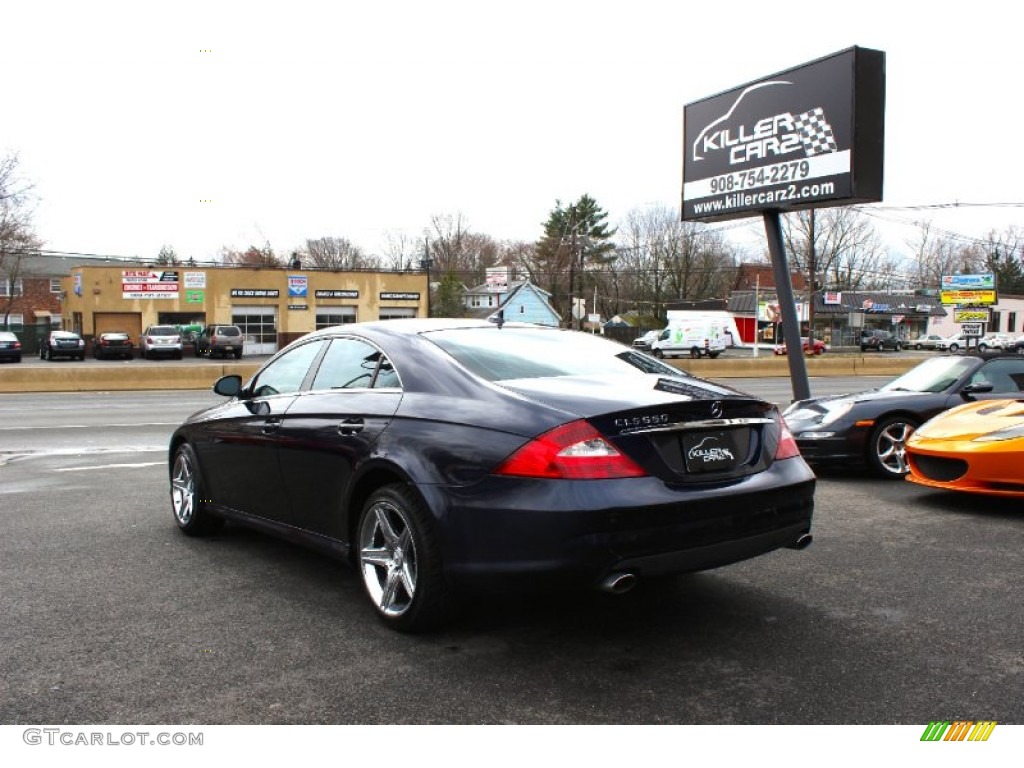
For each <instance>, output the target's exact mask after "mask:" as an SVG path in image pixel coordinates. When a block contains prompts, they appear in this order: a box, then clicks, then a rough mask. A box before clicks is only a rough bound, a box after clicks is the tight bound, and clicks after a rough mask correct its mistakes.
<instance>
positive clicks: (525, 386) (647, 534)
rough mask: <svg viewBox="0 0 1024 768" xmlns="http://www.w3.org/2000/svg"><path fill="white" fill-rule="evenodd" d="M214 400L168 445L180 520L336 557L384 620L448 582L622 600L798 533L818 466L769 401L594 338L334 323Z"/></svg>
mask: <svg viewBox="0 0 1024 768" xmlns="http://www.w3.org/2000/svg"><path fill="white" fill-rule="evenodd" d="M214 391H215V392H217V393H218V394H221V395H224V396H226V397H228V398H229V399H228V400H227V401H225V402H224V403H223V404H220V405H217V406H214V407H212V408H209V409H207V410H205V411H201V412H199V413H197V414H195V415H193V416H191V417H190V418H189V419H188V420H187V421H186V422H185V423H184V424H183V425H181V426H180V427H179V428H178V429H177V430H176V431H175V432H174V434H173V435H172V437H171V443H170V454H169V480H170V491H171V502H172V509H173V512H174V519H175V521H176V524H177V526H178V527H179V528H180V529H181V530H182V531H183V532H184V533H186V534H190V535H198V534H203V533H210V532H213V531H216V530H217V529H218V528H220V526H221V523H222V522H223V520H224V519H230V520H233V521H237V522H240V523H243V524H249V525H252V526H255V527H257V528H259V529H260V530H263V531H266V532H269V533H273V534H277V535H280V536H283V537H285V538H288V539H289V540H291V541H294V542H300V543H305V544H308V545H311V546H314V547H317V548H318V549H320V550H322V551H326V552H328V553H333V554H334V555H337V556H340V557H341V558H343V559H346V560H348V561H350V562H351V564H352V565H353V566H354V567H355V568H356V569H357V572H358V573H359V575H360V578H361V581H362V585H363V588H364V592H365V594H366V596H367V598H368V599H369V600H370V602H371V603H372V604H373V606H374V608H375V609H376V612H377V614H378V616H379V617H380V618H381V619H382V620H383V621H384V622H385V624H387V625H388V626H390V627H391V628H393V629H396V630H400V631H416V630H421V629H425V628H428V627H430V626H434V625H436V623H437V622H440V621H442V620H443V619H444V618H445V617H446V616H447V615H448V614H449V610H450V608H451V606H452V605H453V598H454V596H455V595H456V594H473V593H477V592H479V591H486V590H487V589H489V588H495V589H500V590H505V589H511V588H534V589H536V588H541V587H544V586H552V585H555V584H561V585H563V586H575V587H579V588H600V589H604V590H606V591H610V592H623V591H626V590H628V589H629V588H631V587H632V586H633V585H634V584H635V583H636V582H637V580H639V579H644V578H648V577H655V576H661V575H667V574H672V573H682V572H687V571H694V570H704V569H707V568H714V567H718V566H722V565H725V564H727V563H731V562H735V561H738V560H743V559H746V558H750V557H754V556H757V555H760V554H764V553H766V552H768V551H771V550H774V549H777V548H780V547H793V548H798V549H799V548H803V547H804V546H806V545H807V544H809V543H810V526H811V516H812V511H813V504H814V499H813V493H814V485H815V479H814V474H813V473H812V472H811V470H810V468H809V467H808V466H807V465H806V464H805V463H804V461H803V460H802V459H801V458H800V455H799V452H798V451H797V449H796V444H795V443H794V442H793V440H792V437H791V436H790V434H789V433H788V431H787V430H786V428H785V425H784V423H783V422H782V419H781V417H780V416H779V413H778V411H777V409H776V408H775V406H773V405H772V404H770V403H767V402H764V401H762V400H759V399H757V398H754V397H751V396H749V395H746V394H743V393H741V392H738V391H736V390H733V389H730V388H728V387H725V386H722V385H720V384H715V383H711V382H708V381H704V380H702V379H698V378H695V377H692V376H688V375H686V374H683V373H682V372H680V371H679V370H677V369H676V368H673V367H672V366H670V365H667V364H665V363H663V362H661V361H659V360H657V359H655V358H653V357H652V356H650V355H646V354H643V353H640V352H637V351H635V350H632V349H629V348H623V346H622V345H621V344H617V343H615V342H611V341H607V340H605V339H601V338H600V337H596V336H591V335H589V334H583V333H578V332H575V331H568V330H559V329H556V328H548V327H543V326H530V325H522V324H513V323H506V324H504V326H498V325H496V324H493V323H488V322H486V321H473V320H412V319H410V320H389V321H386V322H371V323H359V324H352V325H346V326H344V327H331V328H326V329H323V330H321V331H315V332H313V333H310V334H307V335H306V336H303V337H302V338H300V339H298V340H297V341H295V342H293V343H292V344H290V345H289V346H287V347H286V348H285V349H283V350H282V351H281V352H279V353H278V354H277V355H275V356H274V357H273V358H271V359H270V360H269V361H268V362H267V363H266V364H265V365H264V366H263V367H262V368H261V369H260V370H259V371H258V372H257V373H256V375H255V376H254V377H253V378H252V379H251V380H250V381H249V382H248V383H246V384H244V385H243V384H242V379H241V377H239V376H234V375H232V376H225V377H223V378H221V379H220V380H219V381H218V382H217V383H216V384H215V386H214Z"/></svg>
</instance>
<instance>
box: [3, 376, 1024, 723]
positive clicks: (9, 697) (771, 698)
mask: <svg viewBox="0 0 1024 768" xmlns="http://www.w3.org/2000/svg"><path fill="white" fill-rule="evenodd" d="M755 384H756V382H752V383H751V385H750V388H751V389H754V388H755V386H754V385H755ZM216 399H217V398H216V396H213V395H211V394H209V393H131V394H118V395H110V394H108V395H103V394H94V395H74V396H67V395H11V396H4V397H2V398H0V425H2V430H3V431H0V452H2V456H3V459H2V460H0V521H2V524H3V532H4V536H3V537H2V538H0V585H2V587H0V616H3V621H2V622H0V723H5V724H18V723H52V724H60V723H104V722H115V723H140V724H142V723H182V724H189V723H504V722H515V723H553V724H564V723H598V724H600V723H684V724H685V723H903V724H908V725H909V724H913V725H921V726H922V727H923V725H924V724H926V723H927V722H929V721H930V720H936V719H958V718H960V719H993V720H998V721H999V722H1000V723H1006V722H1022V721H1024V694H1022V691H1024V655H1022V651H1021V645H1020V637H1021V636H1022V631H1024V619H1022V611H1021V609H1020V599H1019V594H1018V590H1017V582H1018V581H1019V574H1020V573H1021V572H1022V570H1024V547H1022V543H1024V518H1022V516H1021V514H1020V511H1019V504H1016V503H1009V502H999V501H988V500H983V499H973V498H970V497H962V496H956V497H953V496H949V495H945V494H938V493H934V492H929V491H926V490H924V489H919V488H916V487H914V486H911V485H909V484H906V483H892V482H885V481H875V480H869V479H865V478H863V477H859V476H857V475H846V474H832V475H826V476H823V477H822V478H821V479H820V483H819V491H818V494H817V513H816V518H815V528H814V533H815V543H814V545H813V546H812V547H810V548H809V549H808V550H806V551H803V552H792V551H782V552H777V553H773V554H771V555H768V556H766V557H762V558H758V559H755V560H752V561H749V562H747V563H742V564H738V565H734V566H730V567H728V568H724V569H720V570H717V571H713V572H708V573H703V574H697V575H693V576H688V577H684V578H680V579H676V580H672V581H669V582H666V583H663V584H648V585H643V586H642V587H641V588H638V589H637V590H636V591H634V592H632V593H629V594H627V595H624V596H620V597H612V596H608V595H602V594H597V593H593V594H591V593H585V594H568V595H565V594H545V595H537V596H532V597H529V598H504V599H496V598H495V599H488V600H485V601H480V602H477V603H476V604H473V605H470V606H468V607H467V609H466V611H465V612H464V614H463V616H462V618H461V619H460V621H458V622H457V623H456V624H455V625H453V626H452V627H450V628H448V629H446V630H444V631H442V632H439V633H437V634H434V635H430V636H426V637H406V636H401V635H397V634H394V633H391V632H389V631H387V630H385V629H384V628H382V627H381V626H380V625H379V624H378V623H377V622H376V620H375V618H374V616H373V615H372V609H371V608H370V607H369V606H368V605H366V604H365V603H364V599H363V597H362V595H361V593H360V588H359V583H358V580H357V577H356V575H355V574H354V573H353V572H352V571H350V570H349V569H347V568H345V567H343V566H340V565H339V564H338V563H336V562H334V561H332V560H329V559H327V558H324V557H321V556H319V555H316V554H311V553H309V552H307V551H305V550H302V549H298V548H296V547H293V546H291V545H288V544H285V543H281V542H278V541H275V540H271V539H268V538H266V537H264V536H261V535H259V534H256V533H251V532H248V531H245V530H242V529H239V528H234V527H228V528H227V529H225V532H224V533H223V534H221V535H219V536H217V537H216V538H214V539H210V540H198V541H197V540H191V539H187V538H185V537H183V536H181V535H180V534H179V533H178V532H177V530H175V528H174V525H173V523H172V521H171V516H170V509H169V504H168V500H167V482H166V470H165V468H164V465H163V459H164V457H163V453H162V446H164V445H166V442H167V437H168V435H169V434H170V431H171V429H172V426H171V425H172V424H173V423H177V421H178V420H180V418H181V417H182V416H183V415H184V414H185V413H187V412H190V411H192V410H194V409H195V408H197V407H200V406H202V405H204V404H205V403H207V402H213V401H216Z"/></svg>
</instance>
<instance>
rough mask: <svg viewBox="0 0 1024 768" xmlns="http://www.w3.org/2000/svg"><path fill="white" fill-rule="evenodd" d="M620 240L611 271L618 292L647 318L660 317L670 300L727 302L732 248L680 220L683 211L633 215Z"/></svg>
mask: <svg viewBox="0 0 1024 768" xmlns="http://www.w3.org/2000/svg"><path fill="white" fill-rule="evenodd" d="M619 240H620V248H619V250H618V258H617V259H616V262H615V264H614V265H613V267H612V269H611V270H610V272H609V277H610V278H611V279H612V281H613V285H612V288H613V290H614V294H615V295H616V296H618V297H620V302H621V300H622V298H621V297H625V298H626V299H627V301H626V303H629V304H632V305H633V306H635V307H636V308H638V309H640V310H641V311H642V312H644V313H645V314H650V315H653V316H654V317H657V318H661V316H662V314H663V312H664V306H665V304H666V303H667V302H669V301H677V300H681V299H692V300H697V299H708V298H723V297H725V296H726V295H727V294H728V292H729V289H730V288H731V286H732V282H733V279H734V276H735V268H736V257H735V253H734V251H733V248H732V246H730V245H729V244H728V243H727V242H726V240H725V238H724V237H723V235H722V233H720V232H718V231H716V230H713V229H710V228H708V227H707V226H705V225H703V224H697V223H694V222H683V221H681V220H680V216H679V212H678V210H673V209H671V208H667V207H656V208H649V209H635V210H633V211H630V213H629V214H627V216H626V219H625V221H624V222H623V223H622V224H621V225H620V227H619ZM618 311H620V309H619V308H618V306H616V307H615V312H618Z"/></svg>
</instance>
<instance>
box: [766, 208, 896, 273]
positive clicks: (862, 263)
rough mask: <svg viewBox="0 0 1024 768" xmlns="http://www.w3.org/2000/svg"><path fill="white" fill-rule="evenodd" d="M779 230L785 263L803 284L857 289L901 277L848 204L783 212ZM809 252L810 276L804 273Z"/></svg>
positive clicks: (875, 236) (866, 224) (868, 225)
mask: <svg viewBox="0 0 1024 768" xmlns="http://www.w3.org/2000/svg"><path fill="white" fill-rule="evenodd" d="M782 232H783V240H784V243H785V246H786V252H787V254H788V256H789V258H790V260H791V266H792V267H793V268H795V269H798V270H800V271H801V272H803V273H804V274H805V275H807V277H808V285H815V284H818V283H820V284H822V285H823V286H830V287H833V288H838V289H842V290H858V289H870V288H886V287H891V284H892V282H893V281H894V280H900V281H901V282H902V278H901V277H899V276H898V270H897V268H896V262H895V259H893V258H892V257H891V256H890V255H889V253H888V251H887V250H886V249H885V248H884V247H883V245H882V241H881V239H880V238H879V237H878V234H877V233H876V232H875V229H874V226H873V225H872V224H871V221H870V220H869V219H868V218H867V217H866V216H865V215H864V214H862V213H860V212H859V211H856V210H855V209H853V208H849V207H838V208H823V209H820V210H813V209H812V210H806V211H797V212H795V213H789V214H786V215H785V216H784V217H783V225H782ZM812 257H813V259H814V273H815V279H814V280H812V279H811V275H810V268H811V265H810V260H811V258H812Z"/></svg>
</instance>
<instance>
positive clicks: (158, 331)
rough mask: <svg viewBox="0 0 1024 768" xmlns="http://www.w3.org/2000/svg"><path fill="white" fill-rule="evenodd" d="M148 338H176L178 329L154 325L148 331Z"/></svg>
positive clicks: (170, 326)
mask: <svg viewBox="0 0 1024 768" xmlns="http://www.w3.org/2000/svg"><path fill="white" fill-rule="evenodd" d="M148 335H149V336H177V335H178V329H177V328H175V327H174V326H173V325H154V326H153V327H152V328H150V329H149V334H148Z"/></svg>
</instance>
